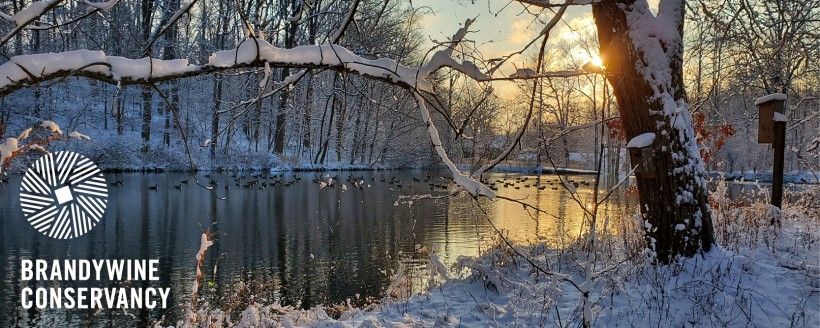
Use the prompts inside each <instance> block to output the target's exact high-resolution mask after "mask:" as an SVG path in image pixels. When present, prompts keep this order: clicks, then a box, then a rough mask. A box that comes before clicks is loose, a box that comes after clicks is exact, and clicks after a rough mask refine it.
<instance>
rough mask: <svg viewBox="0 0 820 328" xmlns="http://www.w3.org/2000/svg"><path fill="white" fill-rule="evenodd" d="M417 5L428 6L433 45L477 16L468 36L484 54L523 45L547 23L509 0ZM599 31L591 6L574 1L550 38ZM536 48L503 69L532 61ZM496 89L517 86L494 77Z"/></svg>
mask: <svg viewBox="0 0 820 328" xmlns="http://www.w3.org/2000/svg"><path fill="white" fill-rule="evenodd" d="M412 5H413V7H414V8H417V9H423V10H425V11H424V12H425V13H426V15H425V16H424V19H423V23H422V25H423V26H424V30H425V31H424V34H425V37H426V39H427V42H428V45H429V46H432V45H433V41H431V40H437V41H444V40H448V39H449V38H450V37H451V36H452V35H453V33H455V31H456V30H458V29H459V28H460V27H461V26H463V24H464V22H465V21H466V20H467V19H475V22H474V23H473V24H472V25H471V27H470V31H471V33H470V34H468V36H467V38H468V39H470V40H473V41H474V42H475V44H476V45H477V47H478V48H479V50H480V51H481V53H482V54H483V56H484V58H485V59H488V58H497V57H501V56H504V55H507V54H510V53H514V52H516V51H519V50H521V49H522V48H523V47H524V46H525V45H526V44H527V43H528V42H530V41H531V40H532V39H533V38H534V37H535V36H536V35H537V34H538V31H540V30H541V29H542V28H543V26H544V23H543V22H538V21H534V20H533V19H534V16H533V15H532V14H531V13H530V12H527V11H526V9H525V8H526V7H525V6H524V5H522V4H520V3H518V2H515V1H512V2H510V1H509V0H474V1H472V2H471V1H469V0H412ZM531 10H535V9H531ZM541 17H542V19H547V20H548V19H550V18H552V16H551V15H542V16H541ZM594 31H595V25H594V22H593V20H592V13H591V10H590V8H589V7H588V6H572V7H571V8H570V9H568V10H567V12H566V13H565V14H564V17H563V20H562V22H561V23H560V24H559V25H558V26H557V27H556V29H555V30H554V31H553V32H552V34H551V35H550V40H549V42H550V43H551V44H552V45H557V44H559V43H560V42H565V41H568V40H575V39H577V38H578V35H580V34H582V33H594ZM537 48H538V47H537V45H533V46H532V47H530V50H531V51H530V53H528V54H525V55H523V56H516V57H513V58H512V59H511V60H510V61H508V63H507V65H505V66H504V67H503V68H502V72H501V73H503V75H510V74H512V73H513V72H514V71H515V69H516V68H521V67H528V66H532V64H528V63H527V59H528V56H530V57H531V56H532V53H533V52H535V51H537ZM573 57H577V58H576V59H577V61H583V62H586V61H589V60H591V59H593V58H591V57H597V56H596V55H595V54H592V55H590V54H589V53H588V52H587V51H583V50H581V49H576V50H574V51H573ZM596 60H597V58H596ZM581 64H583V63H581ZM550 67H551V68H552V69H555V70H560V69H572V68H576V67H572V63H568V62H560V63H557V62H556V63H553V64H552V65H550ZM493 88H494V89H495V90H496V93H500V94H502V95H506V96H510V95H511V94H513V93H515V90H517V89H516V86H515V85H514V84H513V83H512V82H500V83H499V82H494V83H493Z"/></svg>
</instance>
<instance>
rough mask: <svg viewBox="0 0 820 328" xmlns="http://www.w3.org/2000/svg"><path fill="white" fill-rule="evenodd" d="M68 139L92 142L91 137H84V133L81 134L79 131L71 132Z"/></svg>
mask: <svg viewBox="0 0 820 328" xmlns="http://www.w3.org/2000/svg"><path fill="white" fill-rule="evenodd" d="M68 137H69V138H71V139H76V140H91V137H89V136H87V135H84V134H82V133H79V132H77V131H72V132H70V133H69V134H68Z"/></svg>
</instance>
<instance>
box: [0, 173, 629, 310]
mask: <svg viewBox="0 0 820 328" xmlns="http://www.w3.org/2000/svg"><path fill="white" fill-rule="evenodd" d="M331 174H332V175H336V181H337V183H336V184H335V185H334V186H331V187H327V188H324V189H320V188H319V186H318V184H317V183H315V182H314V181H312V180H314V179H316V178H321V179H326V178H325V176H324V173H322V174H316V173H304V174H286V175H284V176H282V177H277V178H267V179H263V178H259V177H245V178H244V179H241V180H240V182H237V180H236V178H235V177H233V176H232V175H234V173H228V174H216V173H214V174H213V175H212V176H206V175H205V174H204V173H203V174H199V175H198V180H199V181H200V182H202V183H203V184H208V183H209V182H211V181H213V182H216V185H215V186H214V190H215V192H210V191H207V190H205V189H204V188H202V187H200V186H197V185H195V183H194V179H192V178H191V176H190V175H188V174H174V173H165V174H137V173H134V174H108V175H107V179H108V180H109V182H110V181H116V180H122V181H124V183H123V185H122V186H110V187H109V189H110V190H109V192H110V196H109V198H110V200H109V207H108V210H107V212H106V214H105V217H104V219H103V220H102V222H101V223H100V224H98V225H97V227H96V228H94V229H93V230H92V231H90V232H89V233H88V234H86V235H84V236H82V237H80V238H77V239H72V240H67V241H64V240H54V239H49V238H47V237H44V236H42V235H40V234H39V233H37V232H36V231H35V230H34V229H32V228H31V227H30V226H29V225H28V223H27V222H26V221H25V219H24V218H23V216H22V212H21V210H20V208H19V206H18V205H17V204H18V201H17V192H16V190H17V188H19V177H13V178H12V179H11V181H10V183H9V184H7V185H6V186H5V189H0V190H1V191H0V229H2V230H0V256H2V258H3V259H4V260H3V262H4V263H3V265H0V276H2V288H0V313H12V314H14V315H12V316H9V317H5V318H2V320H0V321H2V324H3V325H5V326H15V325H24V326H25V325H39V326H75V325H80V324H81V323H86V324H82V325H84V326H103V325H109V324H110V323H112V322H129V323H130V322H136V324H138V325H142V324H146V323H150V322H154V321H157V320H164V321H165V322H166V323H175V322H176V320H178V319H180V317H181V315H182V314H183V313H182V311H180V310H179V309H180V308H181V307H182V305H185V304H187V302H188V301H189V300H190V293H191V284H192V281H193V277H194V270H195V267H194V262H195V260H194V255H195V254H196V252H197V250H198V248H199V242H200V234H201V232H202V231H204V230H208V229H210V230H211V231H212V233H213V234H214V235H215V236H216V242H215V244H214V245H213V246H212V247H211V248H210V249H209V250H208V254H207V257H206V261H205V266H204V271H205V281H204V284H203V288H202V294H201V296H200V299H202V300H205V301H207V302H208V303H210V304H215V305H216V306H218V307H221V308H229V309H234V310H236V311H239V310H241V309H243V308H244V307H245V305H246V304H247V302H249V301H251V300H253V301H256V302H260V303H270V302H274V301H276V302H280V303H282V304H285V305H294V306H300V307H310V306H313V305H316V304H331V303H333V304H336V303H341V302H345V301H347V300H348V299H350V300H351V302H353V303H356V302H360V303H361V302H364V300H365V299H366V298H368V297H375V298H378V297H381V296H382V295H383V294H384V291H385V288H386V286H387V285H388V284H389V281H390V276H391V274H392V273H393V272H395V271H396V270H399V269H400V268H405V269H406V268H415V269H423V264H424V263H425V260H426V257H425V256H424V255H420V254H419V253H418V252H417V251H416V250H417V247H419V246H422V247H424V248H426V249H429V250H432V251H434V252H436V253H437V254H438V255H439V256H440V258H441V259H442V260H443V261H444V262H445V263H446V264H451V263H454V262H455V261H456V260H457V259H458V257H460V256H475V255H478V254H479V253H480V252H481V250H482V249H487V248H488V247H489V246H491V245H492V243H493V242H495V241H496V239H497V234H496V233H495V232H494V230H493V228H492V226H491V225H490V221H488V220H487V217H486V216H485V214H484V212H483V211H482V210H481V208H483V209H484V210H486V213H488V215H489V219H490V220H492V223H493V224H495V225H496V226H497V227H498V228H499V229H500V230H501V231H502V232H503V233H504V234H505V235H506V236H508V238H509V239H511V240H512V241H514V242H517V243H533V242H543V241H546V242H549V243H552V244H553V245H560V244H562V243H566V242H567V241H568V240H569V239H571V238H574V237H575V236H577V235H578V233H579V231H580V230H581V227H582V226H581V224H582V223H581V222H582V220H581V219H580V218H581V217H582V216H583V210H582V209H581V208H580V207H579V206H578V204H576V203H575V202H574V201H573V200H572V198H571V197H570V194H569V193H568V192H567V191H566V190H564V189H563V188H560V187H558V186H559V184H558V181H557V178H556V177H554V176H543V177H541V178H540V180H539V181H540V182H538V186H541V187H543V188H540V189H539V188H536V187H535V185H536V184H535V182H536V180H535V178H532V177H531V178H529V180H528V181H527V182H526V183H517V184H514V185H510V186H507V187H505V186H504V184H496V186H497V187H498V188H499V191H498V192H499V194H501V195H504V196H507V197H510V198H515V199H520V200H522V201H523V202H526V203H529V204H533V205H536V206H539V207H540V208H541V209H542V210H544V211H545V212H547V213H540V212H537V211H534V210H529V211H527V210H526V209H525V208H524V207H523V206H521V205H520V204H518V203H514V202H509V201H494V202H492V201H489V200H486V199H483V200H479V202H480V205H481V208H478V207H477V206H476V204H475V203H474V202H475V200H473V199H472V198H470V197H468V196H459V197H454V198H443V199H440V200H435V201H432V200H425V201H416V202H415V203H414V204H413V205H405V204H400V205H399V206H394V203H395V202H396V200H397V199H398V197H399V196H400V195H410V194H431V195H444V194H445V193H446V192H447V191H446V190H444V189H441V188H439V187H437V186H435V185H433V186H431V182H428V181H425V179H414V177H418V176H426V175H427V174H428V172H419V171H405V172H388V173H381V172H375V173H370V172H367V173H360V172H353V173H338V174H334V173H331ZM430 174H432V173H430ZM240 175H242V173H240ZM350 176H353V177H355V179H352V178H351V179H348V178H349V177H350ZM517 178H518V177H517V176H514V175H510V176H506V175H493V176H491V177H489V179H490V180H491V181H494V180H498V179H502V180H504V179H506V181H513V180H515V179H517ZM573 179H574V180H575V181H576V182H579V188H578V191H577V193H578V195H580V198H582V199H587V198H588V197H589V196H590V195H591V187H589V181H590V179H591V178H589V177H573ZM186 180H187V183H186V182H185V181H186ZM348 180H356V181H364V183H362V184H361V189H360V188H356V187H355V185H353V184H352V183H351V182H349V181H348ZM416 180H419V181H416ZM433 180H435V181H433ZM249 181H256V183H255V184H251V183H249ZM261 181H265V182H264V185H263V183H262V182H261ZM431 181H432V183H434V184H437V185H441V184H444V183H446V181H445V180H442V179H440V178H433V179H431ZM273 182H276V185H275V186H274V185H273ZM342 183H344V184H345V186H346V189H347V190H343V188H341V184H342ZM525 185H529V187H525ZM153 186H156V190H154V189H152V188H153ZM516 186H517V187H518V188H517V189H516V188H515V187H516ZM431 189H432V190H431ZM617 194H618V196H616V197H613V198H612V199H611V201H610V202H608V205H607V207H605V208H602V211H604V212H605V213H608V214H610V215H611V216H612V217H619V216H621V215H622V214H623V213H625V212H626V211H627V208H630V207H634V199H632V198H629V197H625V196H623V193H617ZM24 258H37V259H55V258H60V259H62V258H86V259H88V258H95V259H100V258H112V259H127V258H141V259H147V258H157V259H160V277H161V278H160V281H158V282H151V283H148V282H135V283H120V284H117V283H108V282H101V283H94V284H93V285H90V286H92V287H107V286H111V287H115V286H116V287H119V286H122V285H125V286H128V287H138V286H142V287H147V286H151V287H171V289H172V295H171V297H172V299H173V301H172V303H171V304H174V305H175V306H174V309H169V310H152V311H148V310H142V311H130V312H125V311H92V310H70V311H56V310H46V311H40V310H35V309H32V310H23V309H21V308H20V307H19V306H18V305H19V301H20V300H19V295H20V291H21V289H22V288H23V287H26V286H29V287H35V286H34V284H33V283H29V284H27V285H24V284H23V283H21V282H20V281H19V278H20V277H19V274H20V272H19V263H20V259H24ZM89 284H90V283H89ZM89 284H86V285H85V286H89ZM87 322H93V324H91V325H89V324H87Z"/></svg>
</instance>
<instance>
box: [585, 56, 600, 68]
mask: <svg viewBox="0 0 820 328" xmlns="http://www.w3.org/2000/svg"><path fill="white" fill-rule="evenodd" d="M588 62H589V63H590V64H592V65H595V66H596V67H604V61H603V60H601V56H598V54H592V56H590V58H589V61H588Z"/></svg>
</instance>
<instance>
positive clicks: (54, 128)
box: [40, 121, 63, 134]
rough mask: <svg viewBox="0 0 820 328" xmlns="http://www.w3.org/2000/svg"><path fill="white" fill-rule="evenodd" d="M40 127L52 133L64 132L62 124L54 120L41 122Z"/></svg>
mask: <svg viewBox="0 0 820 328" xmlns="http://www.w3.org/2000/svg"><path fill="white" fill-rule="evenodd" d="M40 127H41V128H44V129H46V130H48V131H50V132H52V133H56V134H63V130H60V126H59V125H58V124H57V123H54V122H53V121H43V122H42V123H40Z"/></svg>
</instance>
